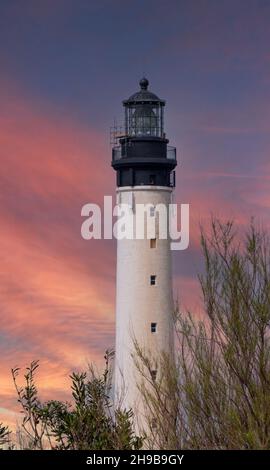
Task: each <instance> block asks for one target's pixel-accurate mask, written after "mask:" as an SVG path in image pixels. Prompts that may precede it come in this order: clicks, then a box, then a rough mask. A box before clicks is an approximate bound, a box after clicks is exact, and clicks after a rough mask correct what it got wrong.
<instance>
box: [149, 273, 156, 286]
mask: <svg viewBox="0 0 270 470" xmlns="http://www.w3.org/2000/svg"><path fill="white" fill-rule="evenodd" d="M156 278H157V276H155V275H154V274H152V275H151V276H150V285H151V286H155V285H156Z"/></svg>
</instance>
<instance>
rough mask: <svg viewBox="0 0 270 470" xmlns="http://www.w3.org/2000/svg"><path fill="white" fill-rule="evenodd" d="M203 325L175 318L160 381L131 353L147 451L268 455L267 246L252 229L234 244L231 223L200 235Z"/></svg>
mask: <svg viewBox="0 0 270 470" xmlns="http://www.w3.org/2000/svg"><path fill="white" fill-rule="evenodd" d="M202 248H203V253H204V259H205V274H204V275H202V276H201V277H200V282H201V287H202V293H203V298H204V304H205V316H204V318H203V320H196V319H195V318H194V316H192V315H191V314H187V315H186V314H180V313H179V311H177V312H176V319H175V320H176V333H177V337H178V348H177V349H178V353H177V361H176V366H175V365H174V364H173V361H172V360H171V358H168V357H163V358H162V359H161V361H160V364H159V368H160V371H161V373H160V379H159V380H158V381H155V382H154V381H151V377H150V368H151V367H150V364H149V361H148V360H147V358H146V357H145V354H143V353H142V351H140V350H139V348H138V347H137V356H138V357H139V358H140V362H141V372H142V373H143V374H144V376H145V377H147V379H148V382H149V383H150V385H148V386H143V385H142V386H141V389H142V392H143V393H144V396H145V402H146V403H148V408H149V424H150V426H149V427H150V430H151V423H152V421H153V419H155V427H154V429H153V430H152V436H151V438H152V440H151V443H150V444H149V445H150V447H154V448H155V447H160V448H171V449H177V448H179V449H180V448H182V449H183V448H189V449H270V335H269V333H270V244H269V239H268V237H267V236H266V234H265V233H264V232H263V231H262V230H259V229H256V228H255V227H254V226H253V224H251V226H250V229H249V231H248V233H247V235H246V238H245V240H244V241H243V242H242V243H240V242H239V237H237V236H236V233H235V230H234V226H233V224H232V223H231V222H229V223H227V224H221V223H220V222H219V221H217V220H213V223H212V231H211V233H210V235H209V236H208V235H206V234H205V233H204V232H202Z"/></svg>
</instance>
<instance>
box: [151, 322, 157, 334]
mask: <svg viewBox="0 0 270 470" xmlns="http://www.w3.org/2000/svg"><path fill="white" fill-rule="evenodd" d="M156 332H157V324H156V323H151V333H156Z"/></svg>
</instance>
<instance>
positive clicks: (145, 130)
mask: <svg viewBox="0 0 270 470" xmlns="http://www.w3.org/2000/svg"><path fill="white" fill-rule="evenodd" d="M139 86H140V89H139V91H137V92H136V93H134V94H133V95H132V96H130V98H129V99H127V100H124V101H123V106H124V110H125V125H124V130H123V132H122V134H121V135H119V136H118V141H117V144H116V145H115V146H114V147H113V150H112V167H113V168H114V170H115V171H116V175H117V177H116V185H117V189H116V198H117V204H118V205H119V207H120V206H121V205H125V206H126V207H128V210H129V211H130V221H131V222H132V224H133V222H134V221H135V219H136V215H138V208H139V207H140V208H141V207H145V214H144V215H145V217H144V216H143V224H145V225H146V224H147V223H148V224H150V225H151V224H152V228H153V226H154V230H150V232H151V234H150V237H148V236H147V227H145V229H146V230H145V234H144V236H143V237H138V236H136V233H135V230H134V228H133V236H131V237H120V238H119V237H118V240H117V269H116V346H115V374H114V376H115V380H114V388H115V403H116V406H120V407H121V408H123V409H124V408H125V409H130V408H132V409H133V412H134V417H135V424H136V428H137V429H142V428H144V427H145V426H146V424H145V423H146V420H147V407H146V406H145V403H144V400H143V397H142V395H141V393H140V384H141V381H142V380H144V379H143V378H142V376H141V374H140V372H139V371H138V367H137V364H136V359H135V355H136V347H135V345H137V346H139V348H140V349H141V351H143V354H145V355H147V357H149V359H150V363H151V364H152V365H151V370H150V371H147V373H150V375H151V379H152V380H158V377H159V372H160V371H159V368H158V364H159V358H160V357H161V355H162V354H164V353H165V354H168V355H171V354H173V308H174V306H173V294H172V266H171V249H170V237H169V233H168V235H167V236H166V237H164V236H161V234H160V229H159V227H160V222H163V225H167V224H168V223H169V222H168V221H169V217H168V215H169V205H170V203H171V201H172V193H173V190H174V187H175V172H174V169H175V167H176V164H177V162H176V149H175V148H174V147H171V146H169V145H168V143H169V141H168V139H167V138H166V134H165V131H164V107H165V101H164V100H163V99H160V98H158V96H157V95H156V94H154V93H152V92H151V91H150V90H149V82H148V80H147V79H146V78H143V79H141V81H140V83H139ZM160 207H163V208H165V209H166V210H167V214H166V211H160V210H159V209H160ZM162 217H163V218H165V217H166V220H165V219H164V220H160V218H162ZM136 222H137V220H136ZM136 222H135V225H136Z"/></svg>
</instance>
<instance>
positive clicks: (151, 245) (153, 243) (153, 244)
mask: <svg viewBox="0 0 270 470" xmlns="http://www.w3.org/2000/svg"><path fill="white" fill-rule="evenodd" d="M156 246H157V239H156V238H151V239H150V248H156Z"/></svg>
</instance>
